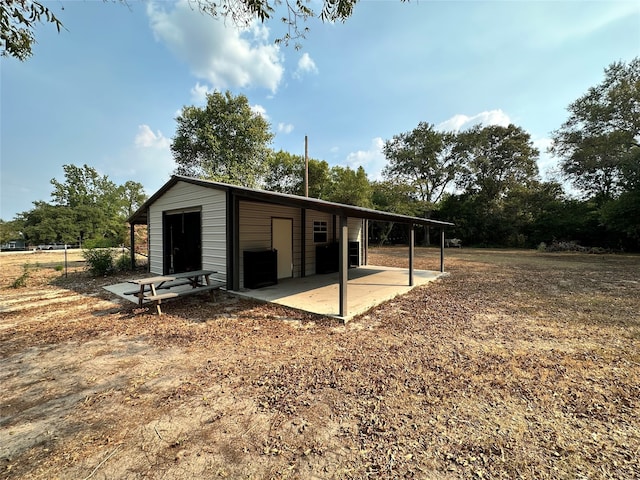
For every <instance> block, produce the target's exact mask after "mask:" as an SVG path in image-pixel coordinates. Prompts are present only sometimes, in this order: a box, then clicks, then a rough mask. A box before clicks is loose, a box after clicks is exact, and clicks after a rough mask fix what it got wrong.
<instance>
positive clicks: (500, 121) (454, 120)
mask: <svg viewBox="0 0 640 480" xmlns="http://www.w3.org/2000/svg"><path fill="white" fill-rule="evenodd" d="M510 123H511V119H510V118H509V115H507V114H506V113H504V112H503V111H502V110H500V109H498V110H489V111H487V112H480V113H478V114H477V115H473V116H471V117H469V116H467V115H462V114H457V115H454V116H453V117H451V118H450V119H448V120H445V121H444V122H442V123H440V124H438V125H436V130H440V131H445V132H459V131H460V130H466V129H467V128H470V127H473V126H475V125H483V126H489V125H500V126H502V127H506V126H508V125H509V124H510Z"/></svg>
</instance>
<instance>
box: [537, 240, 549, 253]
mask: <svg viewBox="0 0 640 480" xmlns="http://www.w3.org/2000/svg"><path fill="white" fill-rule="evenodd" d="M538 251H539V252H546V251H547V244H546V243H544V242H540V244H539V245H538Z"/></svg>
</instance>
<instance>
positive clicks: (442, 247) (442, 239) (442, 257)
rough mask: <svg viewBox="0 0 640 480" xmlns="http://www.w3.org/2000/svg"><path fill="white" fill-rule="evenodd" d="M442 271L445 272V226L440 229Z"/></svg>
mask: <svg viewBox="0 0 640 480" xmlns="http://www.w3.org/2000/svg"><path fill="white" fill-rule="evenodd" d="M440 272H441V273H443V272H444V228H443V229H441V230H440Z"/></svg>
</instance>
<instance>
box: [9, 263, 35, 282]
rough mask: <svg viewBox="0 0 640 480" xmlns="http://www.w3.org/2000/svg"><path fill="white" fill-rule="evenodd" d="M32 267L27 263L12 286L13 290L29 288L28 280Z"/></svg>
mask: <svg viewBox="0 0 640 480" xmlns="http://www.w3.org/2000/svg"><path fill="white" fill-rule="evenodd" d="M30 267H31V265H29V264H28V263H25V264H24V265H23V266H22V269H23V272H22V275H20V276H19V277H18V278H16V279H15V280H14V281H13V283H12V284H11V288H23V287H26V286H27V279H28V278H29V268H30Z"/></svg>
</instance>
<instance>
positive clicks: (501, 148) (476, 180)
mask: <svg viewBox="0 0 640 480" xmlns="http://www.w3.org/2000/svg"><path fill="white" fill-rule="evenodd" d="M455 150H456V151H457V155H458V158H459V159H460V161H461V162H462V171H461V174H460V178H459V180H458V186H459V187H461V188H463V189H464V190H466V191H467V192H472V193H477V194H479V195H481V196H482V197H484V198H485V199H486V200H490V201H492V200H496V199H499V198H501V197H503V196H504V195H506V194H507V193H508V192H509V191H510V190H511V189H512V188H514V187H515V186H518V185H522V184H526V183H527V182H529V181H531V180H533V179H535V177H536V176H537V174H538V165H537V163H536V160H537V158H538V150H537V149H536V148H535V147H534V146H533V143H532V141H531V136H530V135H529V133H527V132H526V131H525V130H523V129H522V128H520V127H517V126H515V125H509V126H507V127H502V126H499V125H490V126H487V127H481V126H476V127H473V128H471V129H470V130H466V131H464V132H461V133H460V134H458V137H457V145H456V147H455Z"/></svg>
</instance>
